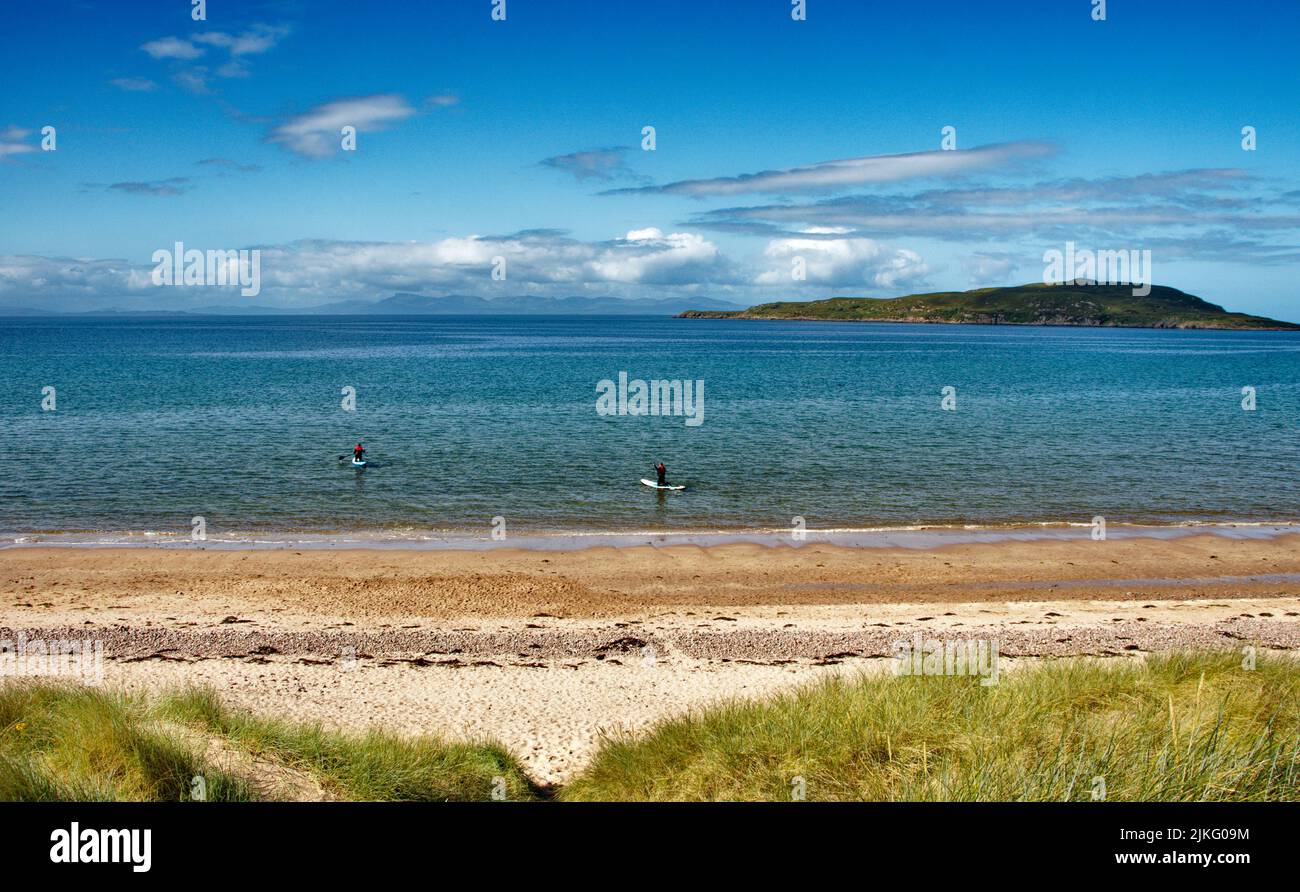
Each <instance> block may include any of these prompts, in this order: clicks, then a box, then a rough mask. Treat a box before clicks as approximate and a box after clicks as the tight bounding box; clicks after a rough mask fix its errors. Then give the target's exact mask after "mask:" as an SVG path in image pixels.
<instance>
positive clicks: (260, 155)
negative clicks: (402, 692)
mask: <svg viewBox="0 0 1300 892" xmlns="http://www.w3.org/2000/svg"><path fill="white" fill-rule="evenodd" d="M1092 7H1093V4H1092V2H1091V0H1036V2H1028V0H1027V2H997V3H982V4H981V3H970V2H956V0H951V2H922V0H917V2H909V3H901V2H900V3H890V4H884V3H861V2H850V0H808V3H807V18H806V20H805V21H795V20H793V19H792V18H791V8H792V7H791V4H790V2H789V0H746V2H721V0H716V2H705V0H697V2H672V0H660V2H654V3H650V2H644V3H642V2H620V3H604V2H595V0H588V2H576V0H575V2H562V0H506V4H505V9H506V19H505V21H493V19H492V15H491V13H492V8H493V0H457V2H451V0H446V2H430V3H424V2H415V0H411V2H374V3H356V2H307V0H295V2H256V0H253V2H242V3H235V2H212V3H210V4H209V6H208V9H207V19H206V21H193V20H192V18H191V6H190V2H189V0H149V2H144V0H119V2H111V3H110V2H103V3H89V2H60V0H50V2H44V3H41V4H30V5H24V6H23V7H21V8H14V9H12V10H10V11H8V12H7V13H6V22H5V29H4V32H3V34H2V35H0V79H2V80H3V84H4V90H3V94H2V95H0V197H2V202H3V203H2V205H0V206H2V207H3V213H2V214H0V305H9V306H46V307H51V308H77V309H88V308H96V307H103V306H118V307H145V306H149V307H159V306H176V307H184V306H187V305H188V306H194V305H204V304H231V303H238V302H239V301H240V300H241V299H242V300H249V301H250V302H254V303H258V304H279V305H285V306H310V305H313V304H319V303H324V302H327V301H330V300H338V299H349V298H364V299H371V298H373V299H378V298H381V297H385V296H387V295H388V294H391V293H392V292H394V291H399V290H402V291H415V292H420V293H426V294H431V295H439V294H448V293H455V294H481V295H484V296H491V295H493V294H501V293H509V294H536V295H539V296H543V295H557V296H558V295H573V294H588V295H613V296H625V297H642V296H662V295H683V296H694V295H701V296H705V295H707V296H710V297H715V298H719V299H724V300H732V301H736V302H740V303H752V302H757V301H760V300H776V299H813V298H819V297H825V296H828V295H831V294H866V295H875V296H894V295H898V294H905V293H908V292H911V291H925V290H946V289H964V288H969V287H977V286H983V285H1001V284H1014V283H1020V282H1029V281H1040V280H1041V278H1042V276H1043V268H1044V263H1043V260H1042V255H1043V252H1044V251H1045V250H1048V249H1050V248H1057V249H1062V248H1063V247H1064V243H1065V242H1066V241H1067V240H1072V241H1074V242H1075V243H1076V244H1077V245H1078V246H1079V247H1080V248H1090V249H1094V250H1135V249H1136V250H1143V249H1149V250H1151V252H1152V263H1153V269H1154V279H1155V281H1156V282H1157V283H1160V284H1169V285H1174V286H1176V287H1179V288H1182V289H1184V290H1186V291H1190V292H1192V293H1195V294H1198V295H1200V296H1203V297H1205V298H1207V299H1209V300H1212V301H1215V302H1218V303H1223V304H1225V305H1226V306H1228V307H1229V308H1231V309H1235V310H1243V311H1247V312H1256V313H1262V314H1266V315H1272V316H1277V317H1280V318H1285V319H1300V309H1297V304H1296V297H1297V296H1300V295H1297V289H1296V287H1295V284H1294V282H1295V280H1296V277H1297V273H1298V272H1300V182H1297V171H1300V123H1298V122H1297V102H1296V97H1297V96H1300V66H1297V65H1296V64H1295V58H1294V42H1295V39H1296V36H1297V34H1300V4H1297V3H1294V2H1291V0H1276V2H1259V3H1241V4H1225V3H1221V2H1208V0H1206V2H1197V0H1184V2H1172V0H1170V2H1153V0H1143V2H1137V0H1124V2H1116V0H1111V2H1108V3H1107V4H1106V19H1105V21H1094V20H1093V18H1092ZM343 122H351V123H352V124H353V126H356V128H357V130H358V131H359V134H358V140H357V150H356V151H343V150H342V149H341V148H340V147H339V139H340V137H339V134H338V129H339V125H340V124H341V123H343ZM46 125H50V126H54V127H55V128H56V135H57V149H56V150H55V151H52V152H49V151H41V150H40V142H41V133H40V131H41V128H42V127H44V126H46ZM647 125H650V126H653V127H654V128H655V130H656V148H655V150H654V151H643V150H642V148H641V145H640V144H641V139H642V135H641V131H642V128H643V127H644V126H647ZM1245 125H1250V126H1253V127H1255V128H1256V130H1257V134H1258V148H1257V150H1256V151H1243V149H1242V146H1241V141H1242V137H1241V128H1242V127H1243V126H1245ZM945 126H952V127H955V128H956V143H957V149H956V151H955V152H944V151H942V150H941V147H940V139H941V129H942V128H943V127H945ZM900 156H901V157H900ZM846 160H850V163H847V164H840V165H828V162H839V161H846ZM764 172H771V175H769V176H753V175H755V174H762V173H764ZM178 240H180V241H183V242H184V243H185V244H186V247H190V248H199V249H221V250H229V249H236V248H259V249H261V251H262V271H261V272H262V277H263V286H262V293H261V294H260V295H259V296H257V297H256V298H240V297H239V295H238V292H237V291H234V290H231V291H227V292H223V293H220V294H216V293H212V292H211V289H199V290H200V291H203V292H204V293H201V294H195V293H189V292H182V291H181V290H180V289H158V288H155V287H151V286H150V285H149V283H148V281H147V279H148V273H149V271H150V270H151V269H152V266H153V264H152V262H151V256H152V254H153V252H154V251H156V250H158V249H160V248H170V247H171V246H172V244H173V243H174V242H176V241H178ZM498 256H500V257H505V258H506V260H507V266H506V269H507V276H506V280H505V281H504V282H501V281H494V280H493V279H492V278H491V276H490V268H491V260H492V258H493V257H498ZM795 257H800V258H803V259H804V260H805V261H806V269H807V276H806V279H804V280H802V281H796V280H793V279H792V278H791V276H790V269H791V264H792V261H793V259H794V258H795Z"/></svg>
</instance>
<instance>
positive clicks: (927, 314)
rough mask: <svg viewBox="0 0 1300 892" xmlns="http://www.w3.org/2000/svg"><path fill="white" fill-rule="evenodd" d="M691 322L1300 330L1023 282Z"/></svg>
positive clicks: (1126, 290) (1151, 299)
mask: <svg viewBox="0 0 1300 892" xmlns="http://www.w3.org/2000/svg"><path fill="white" fill-rule="evenodd" d="M681 315H682V316H683V317H685V318H688V319H793V320H811V321H823V322H827V321H830V322H940V323H944V322H946V323H959V324H960V323H964V324H967V325H1075V326H1109V327H1119V328H1213V329H1270V330H1283V331H1298V330H1300V325H1297V324H1295V323H1291V322H1279V321H1278V320H1276V319H1267V318H1265V317H1263V316H1250V315H1247V314H1245V313H1229V312H1228V311H1227V310H1225V309H1224V308H1223V307H1221V306H1219V305H1217V304H1212V303H1210V302H1208V301H1205V300H1202V299H1201V298H1199V297H1195V296H1193V295H1191V294H1186V293H1184V292H1182V291H1179V290H1178V289H1177V288H1169V287H1166V286H1164V285H1155V286H1153V287H1152V288H1151V293H1150V294H1148V295H1146V296H1145V297H1137V296H1134V294H1133V286H1132V285H1097V284H1087V285H1041V284H1031V285H1018V286H1012V287H1009V288H979V289H976V290H974V291H941V292H936V293H934V294H911V295H908V296H907V297H895V298H888V299H887V298H874V297H832V298H830V299H828V300H814V301H782V302H779V303H770V304H759V305H758V306H754V307H750V308H749V309H747V310H741V311H738V312H736V311H732V312H719V311H717V310H690V311H688V312H685V313H682V314H681Z"/></svg>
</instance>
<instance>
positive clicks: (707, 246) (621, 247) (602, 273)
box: [588, 227, 727, 285]
mask: <svg viewBox="0 0 1300 892" xmlns="http://www.w3.org/2000/svg"><path fill="white" fill-rule="evenodd" d="M726 267H727V264H726V263H725V261H724V258H723V256H722V253H721V252H720V251H719V250H718V246H717V245H715V244H714V243H713V242H711V241H709V240H708V239H706V238H704V237H703V236H701V235H698V234H696V233H693V232H672V233H669V234H668V235H664V234H663V232H662V231H660V230H658V229H655V228H654V227H650V228H647V229H633V230H632V231H630V232H629V233H628V234H627V236H626V237H625V238H622V239H615V240H614V241H613V242H610V243H608V244H607V245H606V246H605V247H604V248H603V249H602V250H601V251H600V252H599V253H598V254H597V255H596V256H595V257H593V258H592V259H591V260H590V261H588V268H589V269H590V270H591V271H592V272H593V273H594V274H595V275H596V277H597V278H599V279H601V280H604V281H608V282H625V283H639V284H663V285H669V284H685V283H687V282H690V281H710V280H714V281H716V280H717V279H719V278H723V277H725V275H726V272H727V270H726Z"/></svg>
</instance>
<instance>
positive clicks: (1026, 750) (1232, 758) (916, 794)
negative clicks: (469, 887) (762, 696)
mask: <svg viewBox="0 0 1300 892" xmlns="http://www.w3.org/2000/svg"><path fill="white" fill-rule="evenodd" d="M1096 795H1100V796H1103V797H1104V798H1105V799H1106V800H1109V801H1117V800H1144V801H1145V800H1160V801H1195V800H1210V801H1223V800H1291V801H1295V800H1300V661H1297V660H1295V659H1294V658H1289V657H1269V658H1261V659H1260V660H1259V661H1258V663H1257V666H1256V668H1254V669H1253V670H1246V669H1244V668H1243V667H1242V657H1241V655H1240V654H1234V653H1201V654H1195V655H1168V656H1159V657H1152V658H1150V659H1149V660H1146V661H1141V662H1138V661H1123V662H1118V661H1113V660H1107V661H1101V660H1086V659H1072V660H1062V661H1054V662H1047V663H1041V664H1038V665H1037V666H1033V667H1028V666H1026V667H1022V668H1020V669H1017V670H1016V671H1012V672H1004V673H1003V674H1002V676H1001V680H1000V683H999V684H997V685H995V686H990V687H984V686H981V685H980V684H979V682H978V680H977V679H972V678H952V677H932V676H931V677H926V676H920V677H895V676H893V675H881V676H861V677H857V678H837V679H832V680H829V681H826V682H823V683H819V684H816V685H813V686H809V687H805V688H802V689H799V690H797V691H795V692H792V693H789V694H786V695H784V696H778V697H776V698H773V699H770V700H765V701H761V702H748V701H745V702H733V703H728V704H725V705H721V706H714V707H710V708H708V709H705V710H703V711H699V712H696V713H693V714H691V715H688V716H685V717H681V718H677V719H672V720H669V721H665V722H662V723H660V724H659V725H657V726H656V727H654V728H653V729H652V730H651V731H650V732H649V733H647V734H644V735H641V736H639V737H619V738H614V739H607V740H606V741H605V742H604V744H603V745H602V747H601V749H600V751H599V753H598V754H597V756H596V758H595V759H594V760H593V762H592V763H591V765H590V766H589V767H588V768H587V769H586V770H585V771H584V772H583V773H582V774H581V775H580V776H579V777H578V778H576V779H575V780H574V781H573V782H572V783H570V784H569V785H568V786H567V787H565V788H564V789H563V790H562V791H561V792H560V798H562V799H567V800H790V799H795V798H801V797H802V798H806V799H808V800H870V801H898V800H919V801H950V800H984V801H987V800H1089V799H1093V798H1094V796H1096Z"/></svg>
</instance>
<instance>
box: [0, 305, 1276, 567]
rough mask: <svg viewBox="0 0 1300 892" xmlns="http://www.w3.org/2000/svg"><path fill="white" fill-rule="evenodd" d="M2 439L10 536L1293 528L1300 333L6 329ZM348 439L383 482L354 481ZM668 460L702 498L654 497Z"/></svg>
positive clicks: (89, 324) (219, 326) (457, 326)
mask: <svg viewBox="0 0 1300 892" xmlns="http://www.w3.org/2000/svg"><path fill="white" fill-rule="evenodd" d="M620 371H625V372H627V373H628V374H629V376H630V377H632V378H645V379H649V378H661V379H690V380H697V379H702V380H703V381H704V382H705V391H704V423H703V424H702V425H700V426H698V427H692V426H688V425H686V424H685V423H684V421H685V419H684V418H683V417H672V416H669V417H630V416H629V417H602V416H600V415H598V414H597V412H596V384H597V382H598V381H600V380H601V379H605V378H617V376H618V373H619V372H620ZM45 386H53V387H55V388H56V396H57V409H56V410H55V411H52V412H49V411H42V408H41V400H42V388H43V387H45ZM345 386H353V387H355V388H356V390H357V409H356V411H355V412H347V411H344V410H343V409H342V407H341V405H340V401H341V400H342V399H343V396H342V394H341V392H340V391H341V389H342V388H343V387H345ZM948 386H951V387H955V388H956V401H957V402H956V410H955V411H944V410H943V409H941V407H940V401H941V398H942V393H941V391H942V388H944V387H948ZM1244 386H1253V387H1255V388H1256V389H1257V406H1258V408H1257V409H1256V410H1255V411H1244V410H1243V409H1242V399H1243V397H1242V393H1241V389H1242V387H1244ZM0 422H3V425H4V430H5V432H6V434H7V437H6V439H7V447H8V452H9V465H8V471H7V473H6V474H4V475H3V477H0V533H2V534H4V535H5V536H6V537H8V541H13V539H14V538H15V537H18V538H19V539H21V538H23V537H25V536H28V535H29V534H33V533H50V532H54V531H62V532H68V531H76V532H80V533H94V534H97V535H106V534H119V533H126V532H134V533H140V532H143V531H151V532H154V533H162V534H165V535H176V536H180V537H188V535H189V532H190V529H191V526H190V524H191V518H192V517H194V516H202V517H204V518H205V519H206V523H207V532H208V535H209V536H211V537H217V538H220V537H223V536H229V537H240V536H251V537H254V538H255V537H257V536H262V535H274V534H278V533H300V532H303V531H306V532H318V533H325V534H337V533H338V532H339V531H345V532H350V533H370V534H374V535H377V536H381V537H382V536H397V537H402V536H413V537H417V538H418V537H419V536H420V535H424V534H426V533H440V532H443V533H445V532H447V531H467V532H470V533H477V534H478V535H483V536H486V535H487V533H488V531H489V529H490V524H491V520H492V518H493V517H496V516H501V517H504V518H505V521H506V528H507V530H508V531H510V532H512V533H542V532H555V531H569V532H573V531H641V530H668V531H706V530H752V529H764V528H773V529H778V528H788V527H789V526H790V524H791V522H792V521H791V519H792V518H793V517H795V516H796V515H798V516H802V517H804V518H806V521H807V524H808V526H809V527H810V528H814V529H818V528H823V529H824V528H863V527H900V526H909V525H917V524H936V525H967V524H971V525H1006V524H1025V523H1028V524H1038V523H1046V524H1061V523H1087V522H1089V521H1090V520H1091V518H1092V517H1093V516H1095V515H1103V516H1105V517H1106V518H1107V520H1108V522H1110V523H1116V524H1120V523H1148V524H1149V523H1155V524H1178V523H1187V522H1224V521H1249V522H1263V521H1295V520H1297V519H1298V518H1300V476H1298V475H1297V472H1298V470H1300V336H1297V335H1295V334H1290V333H1273V332H1259V333H1231V332H1182V331H1147V330H1119V329H1112V330H1088V329H1062V328H1013V327H978V326H937V325H936V326H925V325H872V324H851V323H846V324H821V323H780V322H747V321H736V320H678V319H667V318H536V317H533V318H522V317H516V318H495V317H494V318H487V317H483V318H479V317H460V318H430V317H424V318H375V317H367V318H361V317H339V318H304V317H295V318H284V317H282V318H258V319H252V318H195V319H185V320H171V319H167V320H159V319H117V318H111V319H110V318H105V319H79V320H62V319H60V320H48V319H30V320H23V319H3V320H0ZM358 439H360V440H362V441H364V442H365V444H366V445H367V447H368V448H369V450H370V455H371V457H372V459H373V464H372V466H371V467H369V468H367V469H365V470H364V471H356V470H353V469H352V468H351V467H349V466H346V465H344V464H342V463H340V462H339V461H338V458H337V457H338V456H339V455H342V454H344V453H346V452H347V451H349V449H350V447H351V446H352V444H353V443H354V442H356V441H357V440H358ZM656 459H662V460H663V461H665V462H666V463H667V465H668V468H669V477H670V479H671V480H672V481H674V482H679V483H684V484H686V485H687V486H688V489H687V490H686V491H684V492H682V493H671V494H661V493H657V492H654V491H652V490H650V489H648V488H646V487H643V486H641V485H640V484H639V483H638V480H639V479H640V478H641V477H645V476H653V475H652V473H651V470H650V467H651V464H652V463H653V462H654V460H656ZM105 541H107V540H105Z"/></svg>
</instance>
